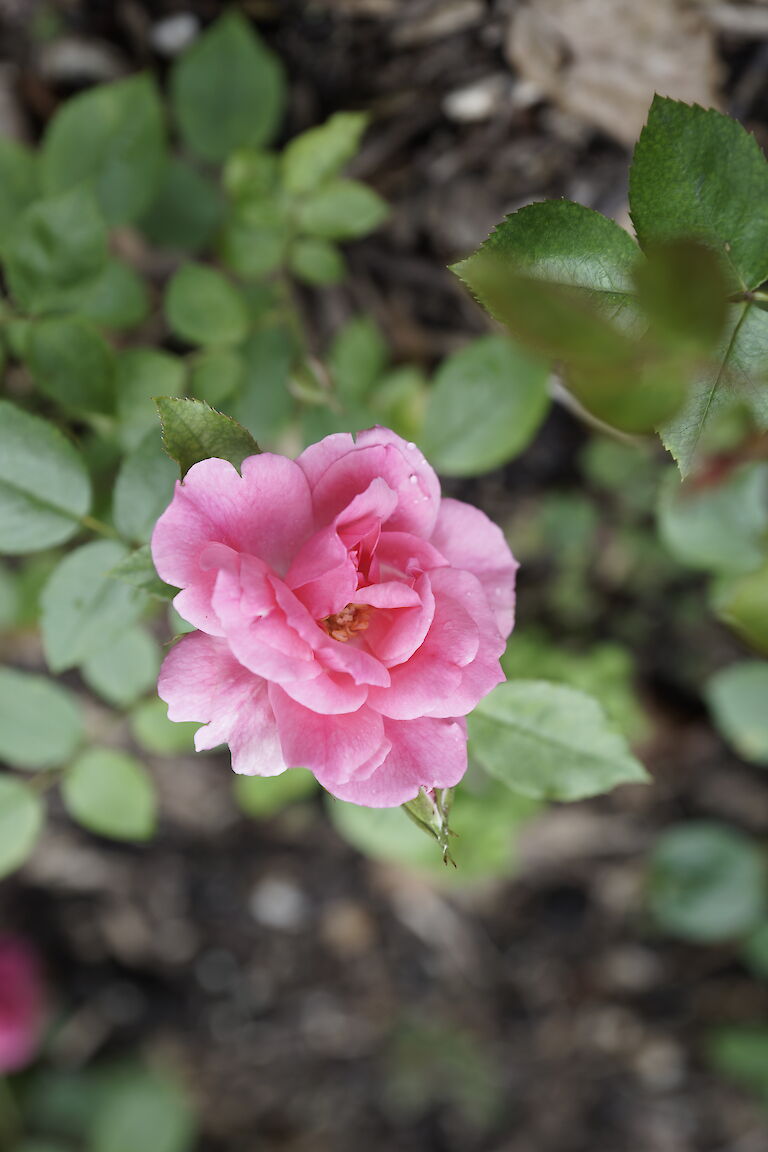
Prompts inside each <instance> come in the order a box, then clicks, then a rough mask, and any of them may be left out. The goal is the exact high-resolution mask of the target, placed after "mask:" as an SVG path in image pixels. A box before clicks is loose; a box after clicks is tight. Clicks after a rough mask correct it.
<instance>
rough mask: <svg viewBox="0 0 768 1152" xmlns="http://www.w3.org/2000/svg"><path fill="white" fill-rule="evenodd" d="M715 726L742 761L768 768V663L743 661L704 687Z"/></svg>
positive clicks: (733, 665)
mask: <svg viewBox="0 0 768 1152" xmlns="http://www.w3.org/2000/svg"><path fill="white" fill-rule="evenodd" d="M706 697H707V702H708V703H709V707H710V708H711V710H712V716H713V718H714V721H715V726H716V727H717V729H718V730H719V731H720V732H721V733H722V735H723V736H724V737H725V739H726V740H727V741H728V743H729V744H730V745H731V746H732V747H733V748H735V750H736V752H738V754H739V755H740V756H742V757H743V758H744V759H745V760H749V761H750V762H751V763H753V764H762V765H763V766H764V767H768V661H766V660H744V661H741V662H740V663H738V664H731V665H730V666H729V667H728V668H723V669H722V670H721V671H720V672H717V673H716V674H715V675H714V676H713V677H712V678H711V679H710V681H709V683H708V684H707V687H706Z"/></svg>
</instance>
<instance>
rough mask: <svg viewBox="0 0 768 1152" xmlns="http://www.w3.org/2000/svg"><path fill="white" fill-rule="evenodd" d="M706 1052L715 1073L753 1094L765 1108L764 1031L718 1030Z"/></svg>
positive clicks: (767, 1042) (767, 1032) (767, 1050)
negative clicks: (715, 1069) (716, 1071)
mask: <svg viewBox="0 0 768 1152" xmlns="http://www.w3.org/2000/svg"><path fill="white" fill-rule="evenodd" d="M709 1051H710V1059H711V1061H712V1063H713V1065H714V1066H715V1068H717V1070H718V1071H719V1072H721V1073H722V1074H723V1075H724V1076H728V1077H729V1079H731V1080H735V1081H736V1082H737V1083H738V1084H742V1085H743V1086H744V1087H745V1088H749V1089H750V1090H751V1091H753V1092H756V1093H757V1094H758V1096H760V1097H761V1099H762V1100H763V1102H764V1103H765V1104H768V1028H760V1027H756V1026H753V1025H748V1026H745V1027H731V1028H718V1029H717V1030H716V1031H715V1032H714V1034H713V1036H712V1038H711V1041H710V1045H709Z"/></svg>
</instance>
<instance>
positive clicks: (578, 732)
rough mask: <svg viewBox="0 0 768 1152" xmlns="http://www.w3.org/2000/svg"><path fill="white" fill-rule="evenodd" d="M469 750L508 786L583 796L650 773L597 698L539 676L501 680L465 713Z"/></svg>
mask: <svg viewBox="0 0 768 1152" xmlns="http://www.w3.org/2000/svg"><path fill="white" fill-rule="evenodd" d="M469 735H470V750H471V753H472V755H473V756H474V757H475V759H476V760H478V761H479V762H480V764H482V766H483V768H485V770H486V771H487V772H489V773H490V774H491V776H495V777H497V778H498V779H499V780H502V781H503V782H504V783H505V784H506V785H508V787H510V788H512V789H514V790H515V791H517V792H521V793H522V794H523V795H525V796H532V797H535V798H536V799H541V800H581V799H583V798H584V797H586V796H598V795H600V794H601V793H602V792H608V791H609V790H610V789H611V788H614V787H616V785H617V784H624V783H637V782H642V781H646V780H647V779H648V777H647V774H646V772H645V769H644V768H643V766H642V764H640V763H639V761H637V760H636V759H635V758H634V756H632V754H631V753H630V751H629V749H628V748H627V745H626V743H625V742H624V740H623V738H622V737H621V736H620V735H619V734H618V733H617V732H615V731H614V730H613V728H612V727H611V726H610V725H609V724H608V722H607V720H606V718H605V715H604V714H603V711H602V709H601V708H600V706H599V704H598V703H597V701H596V700H593V699H592V698H591V697H590V696H587V695H585V694H584V693H583V692H579V691H577V690H576V689H575V688H566V687H565V686H564V685H561V684H549V683H546V682H545V681H542V680H513V681H510V682H509V683H507V684H500V685H499V686H498V687H497V688H494V689H493V691H492V692H491V693H490V695H488V696H486V698H485V699H484V700H481V702H480V704H479V705H478V706H477V708H476V709H475V711H474V712H473V713H472V715H471V716H470V717H469Z"/></svg>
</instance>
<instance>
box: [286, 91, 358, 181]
mask: <svg viewBox="0 0 768 1152" xmlns="http://www.w3.org/2000/svg"><path fill="white" fill-rule="evenodd" d="M367 124H368V117H367V115H366V114H365V113H364V112H336V113H335V115H333V116H331V117H330V118H329V119H328V120H326V122H325V123H324V124H320V125H319V126H318V127H317V128H310V129H309V131H307V132H302V133H301V135H300V136H295V137H294V139H293V140H291V141H290V143H289V144H287V145H286V147H285V150H284V152H283V155H282V165H283V184H284V185H285V190H286V191H287V192H289V193H291V195H296V196H300V195H302V194H303V193H305V192H311V191H312V190H313V189H314V188H317V187H318V186H319V185H320V184H322V183H324V182H325V181H326V180H328V179H330V177H331V176H336V175H338V173H339V172H340V171H341V169H342V168H343V167H344V165H345V164H346V163H347V162H348V161H349V160H351V159H352V157H353V156H354V155H355V153H356V152H357V150H358V148H359V147H360V140H361V139H362V135H363V132H364V131H365V129H366V126H367Z"/></svg>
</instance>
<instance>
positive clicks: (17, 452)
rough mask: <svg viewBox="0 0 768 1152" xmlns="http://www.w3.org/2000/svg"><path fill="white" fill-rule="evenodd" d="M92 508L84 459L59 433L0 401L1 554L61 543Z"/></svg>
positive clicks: (33, 550) (30, 550)
mask: <svg viewBox="0 0 768 1152" xmlns="http://www.w3.org/2000/svg"><path fill="white" fill-rule="evenodd" d="M90 506H91V485H90V481H89V479H88V473H87V472H86V469H85V466H84V464H83V461H82V459H81V458H80V456H79V455H78V453H77V452H76V451H75V449H74V448H73V447H72V445H71V444H70V443H69V441H68V440H65V439H64V437H63V436H62V434H61V433H60V432H59V430H58V429H57V428H54V427H53V425H52V424H49V423H48V422H47V421H46V420H41V419H39V417H37V416H31V415H30V414H29V413H28V412H23V411H22V410H21V409H20V408H16V407H15V406H14V405H13V404H9V403H7V401H5V400H0V551H2V552H10V553H18V552H36V551H38V550H39V549H41V548H51V547H53V546H54V545H55V544H62V543H63V542H64V541H65V540H68V539H69V538H70V536H73V535H74V534H75V532H77V531H78V529H79V528H80V523H79V521H80V517H81V516H85V515H86V513H87V512H88V510H89V509H90Z"/></svg>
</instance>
